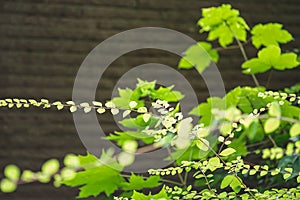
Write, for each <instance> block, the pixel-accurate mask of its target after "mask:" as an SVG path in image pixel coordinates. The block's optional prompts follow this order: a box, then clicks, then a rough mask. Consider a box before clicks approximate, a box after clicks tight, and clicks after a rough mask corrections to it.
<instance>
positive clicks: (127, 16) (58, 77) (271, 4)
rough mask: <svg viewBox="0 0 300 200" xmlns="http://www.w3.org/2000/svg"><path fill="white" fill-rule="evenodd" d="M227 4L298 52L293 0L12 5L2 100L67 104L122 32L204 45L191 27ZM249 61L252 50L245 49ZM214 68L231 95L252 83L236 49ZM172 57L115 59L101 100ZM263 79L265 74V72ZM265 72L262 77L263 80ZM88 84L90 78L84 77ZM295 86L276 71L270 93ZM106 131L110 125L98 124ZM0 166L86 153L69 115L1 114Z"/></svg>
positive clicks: (41, 192)
mask: <svg viewBox="0 0 300 200" xmlns="http://www.w3.org/2000/svg"><path fill="white" fill-rule="evenodd" d="M221 3H232V4H233V6H234V7H235V8H238V9H239V10H240V11H241V15H242V16H243V17H244V18H245V19H246V20H247V22H248V23H249V25H250V26H253V25H254V24H256V23H258V22H264V23H265V22H280V23H283V24H284V25H285V28H286V29H288V30H289V31H290V32H291V33H292V34H293V35H294V37H295V41H294V42H292V43H291V44H289V45H284V49H293V48H298V47H299V44H300V42H299V41H300V28H299V27H300V26H299V25H300V24H299V17H300V13H299V9H300V4H299V2H298V0H277V1H271V0H269V1H267V0H265V1H261V0H252V1H246V0H242V1H232V2H229V1H220V0H218V1H209V0H201V1H196V0H185V1H182V0H151V1H149V0H111V1H107V0H90V1H84V0H26V1H22V0H11V1H4V0H2V1H1V4H0V69H1V74H0V86H1V89H0V98H5V97H27V98H29V97H30V98H37V99H39V98H48V99H50V100H57V99H61V100H69V99H71V95H72V87H73V82H74V79H75V76H76V73H77V70H78V68H79V66H80V64H81V62H82V61H83V59H84V58H85V56H86V55H87V54H88V53H89V51H91V50H92V49H93V48H94V47H95V46H96V45H97V44H98V43H100V42H101V41H103V40H105V39H106V38H107V37H109V36H112V35H114V34H116V33H119V32H121V31H125V30H127V29H130V28H137V27H143V26H158V27H165V28H171V29H174V30H177V31H181V32H183V33H185V34H187V35H189V36H191V37H192V38H194V39H196V40H201V39H202V40H203V39H204V38H205V37H204V35H199V34H198V33H197V32H198V27H197V26H196V25H195V24H196V21H197V19H198V18H199V17H200V9H201V8H202V7H209V6H215V5H220V4H221ZM247 51H248V53H249V55H250V56H254V55H255V54H254V50H253V49H252V48H250V47H249V48H248V47H247ZM221 56H222V57H223V58H222V59H221V61H220V63H219V64H218V67H219V69H220V71H221V73H222V76H223V79H224V81H225V85H226V88H227V89H228V90H229V89H231V88H234V87H236V86H238V85H253V82H252V80H251V78H250V77H248V76H245V75H242V74H241V72H240V71H241V70H240V64H241V63H242V59H241V58H242V57H241V54H240V52H239V51H238V50H228V51H222V53H221ZM178 59H179V58H178V57H177V56H174V55H172V54H168V53H165V52H162V51H154V50H151V51H150V50H145V51H136V52H132V53H129V54H127V55H125V56H122V57H121V58H119V59H117V60H116V61H115V62H114V63H113V64H112V66H111V67H110V68H109V70H108V71H107V72H106V73H105V76H104V77H103V79H102V80H101V83H100V85H101V86H102V87H103V90H101V91H98V92H97V97H98V98H99V99H106V98H109V96H110V95H111V91H112V88H113V85H114V84H115V83H116V81H117V80H118V77H120V76H121V75H122V73H124V72H125V71H126V70H128V69H130V68H132V67H134V66H136V65H139V64H143V63H149V62H156V63H163V64H167V65H169V66H172V67H176V64H177V62H178ZM182 73H183V74H184V75H185V76H186V77H187V79H188V80H190V82H191V83H192V85H193V86H194V88H195V90H196V91H197V92H198V96H199V98H200V99H202V100H203V99H205V97H207V91H206V87H205V85H204V82H203V81H202V80H201V78H200V77H199V76H198V75H197V74H196V72H195V71H192V70H191V71H182ZM266 75H268V74H266ZM266 75H260V76H259V78H260V79H261V82H262V83H266V77H267V76H266ZM87 81H88V80H87ZM298 81H299V70H291V71H288V72H285V73H277V72H276V73H274V74H273V78H272V82H271V83H272V84H271V86H270V87H271V88H282V87H284V86H289V85H292V84H294V83H296V82H298ZM104 121H105V122H106V124H105V127H106V129H107V131H111V130H112V129H113V128H112V126H111V125H110V123H109V119H107V120H104ZM0 149H1V151H0V168H3V167H4V166H5V165H6V164H8V163H15V164H18V165H20V166H21V167H22V168H31V169H35V170H37V169H39V167H40V165H41V163H42V162H43V161H45V160H46V159H48V158H51V157H56V158H62V157H63V156H64V155H65V154H66V153H69V152H74V153H84V152H85V149H84V147H83V146H82V144H81V142H80V140H79V138H78V136H77V134H76V130H75V127H74V125H73V119H72V116H71V115H70V114H69V113H68V112H57V111H54V110H48V111H43V110H40V109H34V108H33V109H28V110H21V111H20V110H7V109H1V112H0ZM76 192H77V191H76V190H73V189H67V188H65V189H54V188H53V187H51V186H48V185H41V184H33V185H26V186H22V187H20V188H19V189H18V191H17V192H16V193H14V194H11V195H3V194H0V199H5V200H6V199H24V200H33V199H49V200H50V199H74V196H76Z"/></svg>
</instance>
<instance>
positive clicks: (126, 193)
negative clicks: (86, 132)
mask: <svg viewBox="0 0 300 200" xmlns="http://www.w3.org/2000/svg"><path fill="white" fill-rule="evenodd" d="M198 25H199V26H200V28H201V30H200V32H201V33H203V32H207V33H208V37H207V41H206V42H202V41H201V42H198V43H197V44H195V45H193V46H191V47H190V48H188V49H187V50H186V51H185V54H184V57H183V58H182V59H181V60H180V61H179V64H178V67H179V68H182V69H190V68H194V67H195V69H196V70H197V71H198V72H199V73H202V72H203V71H204V70H205V69H206V68H207V67H209V65H210V64H211V62H218V60H219V54H218V51H220V50H229V49H231V48H239V49H240V50H241V53H242V55H243V57H244V59H245V61H244V63H243V64H242V65H241V67H242V69H243V72H244V73H245V74H251V75H252V77H253V79H254V82H255V83H256V85H257V86H256V87H237V88H234V89H233V90H231V91H229V92H228V93H227V94H226V95H225V96H224V97H222V98H220V97H210V98H208V99H207V101H206V102H202V103H201V104H200V105H198V106H197V107H195V108H194V109H193V110H191V111H190V113H189V114H190V115H191V116H192V115H195V116H198V117H200V120H199V121H198V122H195V121H193V119H192V117H191V116H183V114H182V113H181V112H180V100H182V99H183V98H184V95H183V94H182V93H181V92H180V91H174V90H173V86H170V87H163V86H160V87H158V86H157V85H156V82H155V81H152V82H149V81H144V80H140V79H138V83H137V85H136V88H134V89H129V88H126V89H122V88H120V89H119V96H118V97H116V98H113V99H111V100H109V101H107V102H98V101H93V102H81V103H80V102H73V101H68V102H60V101H56V102H50V101H49V100H47V99H41V100H40V101H37V100H34V99H28V100H27V99H19V98H12V99H10V98H7V99H3V100H0V107H3V109H5V108H9V109H12V108H30V107H32V106H34V107H42V108H44V109H51V108H56V109H57V110H66V109H68V110H69V111H70V112H72V113H73V112H84V113H87V114H88V113H90V112H97V113H98V114H103V113H105V112H111V114H113V115H122V117H123V119H122V120H121V121H120V122H119V123H120V124H121V125H122V126H124V127H125V128H127V129H128V131H124V132H121V131H116V132H114V133H110V134H109V135H108V136H107V137H106V139H107V140H111V141H114V142H115V143H116V144H117V145H118V146H120V148H121V149H122V150H123V151H122V152H121V153H119V154H116V153H114V152H113V151H112V150H111V149H106V150H103V152H102V155H101V157H100V158H98V157H96V156H94V155H92V154H90V153H87V154H86V155H73V154H70V155H67V156H66V157H65V158H64V160H63V163H64V164H63V165H62V166H60V163H59V161H58V160H56V159H50V160H48V161H47V162H45V163H44V164H43V165H42V166H41V170H40V171H38V172H33V171H31V170H24V171H21V170H20V169H19V168H18V167H17V166H15V165H8V166H6V167H5V169H4V177H3V178H2V180H1V183H0V189H1V191H2V192H5V193H10V192H14V191H15V190H16V189H17V186H18V185H20V184H24V183H31V182H36V181H38V182H41V183H48V182H50V181H53V184H54V186H55V187H60V186H61V185H66V186H69V187H78V188H79V190H80V192H79V195H78V198H86V197H90V196H94V197H98V196H101V195H104V196H106V197H103V198H107V199H116V200H117V199H120V200H122V199H123V200H125V199H135V200H144V199H146V200H147V199H149V200H168V199H241V200H247V199H300V186H299V183H300V156H299V154H300V87H299V85H295V86H293V87H291V88H287V89H285V90H283V91H270V90H268V89H266V88H265V87H262V86H260V85H259V82H258V80H257V78H256V77H255V74H257V73H263V72H266V71H268V70H273V69H275V70H286V69H292V68H295V67H297V66H298V65H299V61H298V60H297V55H296V54H295V53H291V52H283V50H282V49H281V47H280V45H281V44H284V43H287V42H290V41H291V40H292V39H293V37H292V35H291V34H290V33H289V32H288V31H287V30H285V29H283V27H282V25H281V24H278V23H268V24H258V25H256V26H254V27H253V28H250V27H249V26H248V25H247V23H246V21H245V20H244V19H243V18H242V17H241V16H240V14H239V11H238V10H236V9H232V8H231V6H230V5H221V6H219V7H211V8H205V9H203V10H202V18H201V19H200V20H199V21H198ZM248 34H249V35H250V37H249V38H248ZM213 40H218V42H219V44H220V47H216V48H213V45H212V44H210V43H209V41H213ZM234 41H235V42H236V44H237V45H232V44H233V43H234ZM250 41H251V42H252V44H253V46H254V47H255V48H257V51H258V54H257V55H258V56H257V58H251V59H248V57H247V54H246V51H245V49H244V45H245V44H247V43H249V42H250ZM229 45H232V46H229ZM282 52H283V53H282ZM150 108H151V109H150ZM99 139H100V138H99ZM144 147H147V148H148V149H150V150H149V151H153V150H156V149H159V148H168V149H169V150H170V155H169V156H168V157H167V158H166V159H169V160H175V161H174V163H173V164H172V165H171V166H168V167H166V168H159V169H150V170H149V171H148V173H146V174H135V173H131V174H128V173H124V172H123V169H124V168H125V167H126V166H129V165H131V164H132V163H134V160H135V155H136V154H140V153H143V152H144ZM171 150H172V151H171ZM155 191H156V192H155Z"/></svg>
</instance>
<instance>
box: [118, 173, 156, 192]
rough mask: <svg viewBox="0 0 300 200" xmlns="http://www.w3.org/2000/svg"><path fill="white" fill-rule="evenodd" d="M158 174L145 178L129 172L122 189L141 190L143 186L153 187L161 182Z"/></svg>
mask: <svg viewBox="0 0 300 200" xmlns="http://www.w3.org/2000/svg"><path fill="white" fill-rule="evenodd" d="M159 181H160V177H159V176H150V177H149V178H147V179H146V180H144V178H143V177H142V176H138V175H135V174H131V176H130V178H129V182H125V183H123V184H122V188H123V190H141V189H143V188H155V187H157V186H159V185H160V184H161V183H160V182H159Z"/></svg>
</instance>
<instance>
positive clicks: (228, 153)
mask: <svg viewBox="0 0 300 200" xmlns="http://www.w3.org/2000/svg"><path fill="white" fill-rule="evenodd" d="M235 152H236V150H235V149H233V148H230V147H229V148H227V149H224V150H223V151H222V152H221V153H220V156H224V157H225V156H229V155H231V154H233V153H235Z"/></svg>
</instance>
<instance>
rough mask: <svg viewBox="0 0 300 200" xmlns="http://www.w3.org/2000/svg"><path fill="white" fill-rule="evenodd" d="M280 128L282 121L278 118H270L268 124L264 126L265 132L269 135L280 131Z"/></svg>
mask: <svg viewBox="0 0 300 200" xmlns="http://www.w3.org/2000/svg"><path fill="white" fill-rule="evenodd" d="M279 126H280V120H278V119H276V118H269V119H267V120H266V122H265V124H264V130H265V132H266V133H267V134H268V133H272V132H274V131H275V130H276V129H278V128H279Z"/></svg>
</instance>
